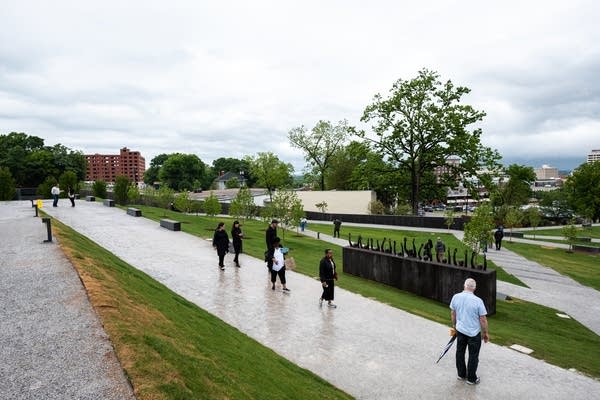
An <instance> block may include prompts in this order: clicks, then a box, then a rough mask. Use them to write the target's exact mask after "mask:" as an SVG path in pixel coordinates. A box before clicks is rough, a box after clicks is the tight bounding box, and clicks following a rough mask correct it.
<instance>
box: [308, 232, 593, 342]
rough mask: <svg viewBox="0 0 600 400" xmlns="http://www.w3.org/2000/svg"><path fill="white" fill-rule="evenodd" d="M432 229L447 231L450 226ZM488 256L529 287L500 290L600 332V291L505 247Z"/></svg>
mask: <svg viewBox="0 0 600 400" xmlns="http://www.w3.org/2000/svg"><path fill="white" fill-rule="evenodd" d="M348 225H350V224H348ZM352 225H353V226H368V227H378V228H382V229H390V228H391V227H388V226H387V225H381V226H374V225H365V224H352ZM391 229H398V230H419V231H428V232H431V231H432V230H428V229H424V228H412V227H402V226H395V227H393V228H391ZM433 231H438V232H447V230H433ZM303 233H304V234H305V235H308V236H311V237H315V238H316V237H317V233H316V232H314V231H310V230H305V231H304V232H303ZM450 233H452V234H453V235H454V236H456V237H457V238H458V239H459V240H462V238H463V232H462V231H456V230H451V231H450ZM319 237H320V239H321V240H324V241H326V242H329V243H334V244H337V245H340V246H347V245H348V240H346V239H341V238H340V239H338V238H334V237H332V236H330V235H327V234H320V235H319ZM512 240H513V241H514V242H519V243H531V244H535V245H547V246H553V247H561V246H560V245H562V244H561V243H551V242H540V241H534V240H528V239H517V238H513V239H512ZM564 248H568V245H564ZM488 258H489V259H490V260H492V261H493V262H494V263H495V264H496V265H498V266H500V267H502V268H503V269H504V270H505V271H506V272H508V273H509V274H512V275H514V276H516V277H517V278H519V279H520V280H521V281H522V282H523V283H525V284H526V285H527V286H528V288H525V287H522V286H518V285H513V284H511V283H507V282H502V281H498V283H497V290H498V292H500V293H503V294H507V295H510V296H512V297H516V298H520V299H523V300H527V301H530V302H533V303H536V304H541V305H544V306H547V307H551V308H554V309H557V310H559V311H562V312H564V313H566V314H568V315H570V316H572V317H573V318H575V319H576V320H577V321H579V322H581V323H582V324H583V325H585V326H586V327H588V328H589V329H591V330H592V331H594V332H595V333H596V334H598V335H600V292H598V291H597V290H595V289H592V288H589V287H587V286H584V285H581V284H580V283H578V282H576V281H574V280H573V279H571V278H569V277H568V276H565V275H561V274H559V273H558V272H556V271H555V270H553V269H551V268H547V267H544V266H542V265H540V264H538V263H536V262H534V261H529V260H527V259H526V258H524V257H522V256H520V255H518V254H516V253H514V252H512V251H510V250H507V249H502V250H501V251H495V250H490V251H488Z"/></svg>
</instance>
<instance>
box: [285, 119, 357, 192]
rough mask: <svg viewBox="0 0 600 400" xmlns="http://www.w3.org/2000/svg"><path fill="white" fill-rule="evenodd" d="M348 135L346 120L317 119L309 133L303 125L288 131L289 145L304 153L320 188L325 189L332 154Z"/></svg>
mask: <svg viewBox="0 0 600 400" xmlns="http://www.w3.org/2000/svg"><path fill="white" fill-rule="evenodd" d="M349 135H350V133H349V129H348V123H347V121H340V122H339V123H338V124H337V125H333V124H332V123H331V122H329V121H319V122H317V124H316V125H315V127H314V128H312V130H311V132H310V133H308V132H307V130H306V128H305V127H304V126H300V127H297V128H293V129H292V130H290V132H289V133H288V138H289V140H290V143H291V145H292V146H293V147H296V148H298V149H300V150H302V151H303V152H304V153H305V156H304V158H305V160H306V161H307V162H308V164H309V165H310V166H311V168H312V170H313V171H314V173H315V175H316V176H318V181H319V187H320V189H321V190H325V174H326V173H327V170H328V169H329V167H330V164H331V161H332V159H333V156H334V154H335V153H336V152H337V151H338V150H339V149H340V147H341V146H342V145H343V143H344V141H345V140H346V138H347V137H348V136H349Z"/></svg>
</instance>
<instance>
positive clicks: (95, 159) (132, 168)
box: [85, 147, 146, 182]
mask: <svg viewBox="0 0 600 400" xmlns="http://www.w3.org/2000/svg"><path fill="white" fill-rule="evenodd" d="M85 158H86V160H87V174H86V178H85V180H86V181H100V180H102V181H105V182H114V181H115V178H116V177H117V176H119V175H125V176H127V177H129V179H130V180H131V181H133V182H141V181H142V180H143V177H144V172H145V171H146V160H145V159H144V157H142V155H141V154H140V152H139V151H130V150H129V149H128V148H127V147H123V148H122V149H121V151H120V153H119V154H97V153H96V154H86V156H85Z"/></svg>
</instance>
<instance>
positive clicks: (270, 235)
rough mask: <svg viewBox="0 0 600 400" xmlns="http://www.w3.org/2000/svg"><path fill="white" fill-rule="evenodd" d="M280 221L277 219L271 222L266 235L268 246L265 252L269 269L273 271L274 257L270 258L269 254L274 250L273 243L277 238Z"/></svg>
mask: <svg viewBox="0 0 600 400" xmlns="http://www.w3.org/2000/svg"><path fill="white" fill-rule="evenodd" d="M278 223H279V221H277V220H276V219H274V220H272V221H271V225H269V227H268V228H267V231H266V233H265V242H266V244H267V251H266V252H265V261H266V262H267V269H268V270H269V271H271V267H272V266H273V257H269V256H268V253H269V252H270V251H271V250H272V249H273V241H274V240H275V238H276V237H277V224H278Z"/></svg>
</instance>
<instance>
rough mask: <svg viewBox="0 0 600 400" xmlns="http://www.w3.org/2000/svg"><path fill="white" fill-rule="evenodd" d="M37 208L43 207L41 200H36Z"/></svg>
mask: <svg viewBox="0 0 600 400" xmlns="http://www.w3.org/2000/svg"><path fill="white" fill-rule="evenodd" d="M36 205H37V208H42V206H43V205H44V202H43V201H42V200H41V199H38V201H37V202H36Z"/></svg>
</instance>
